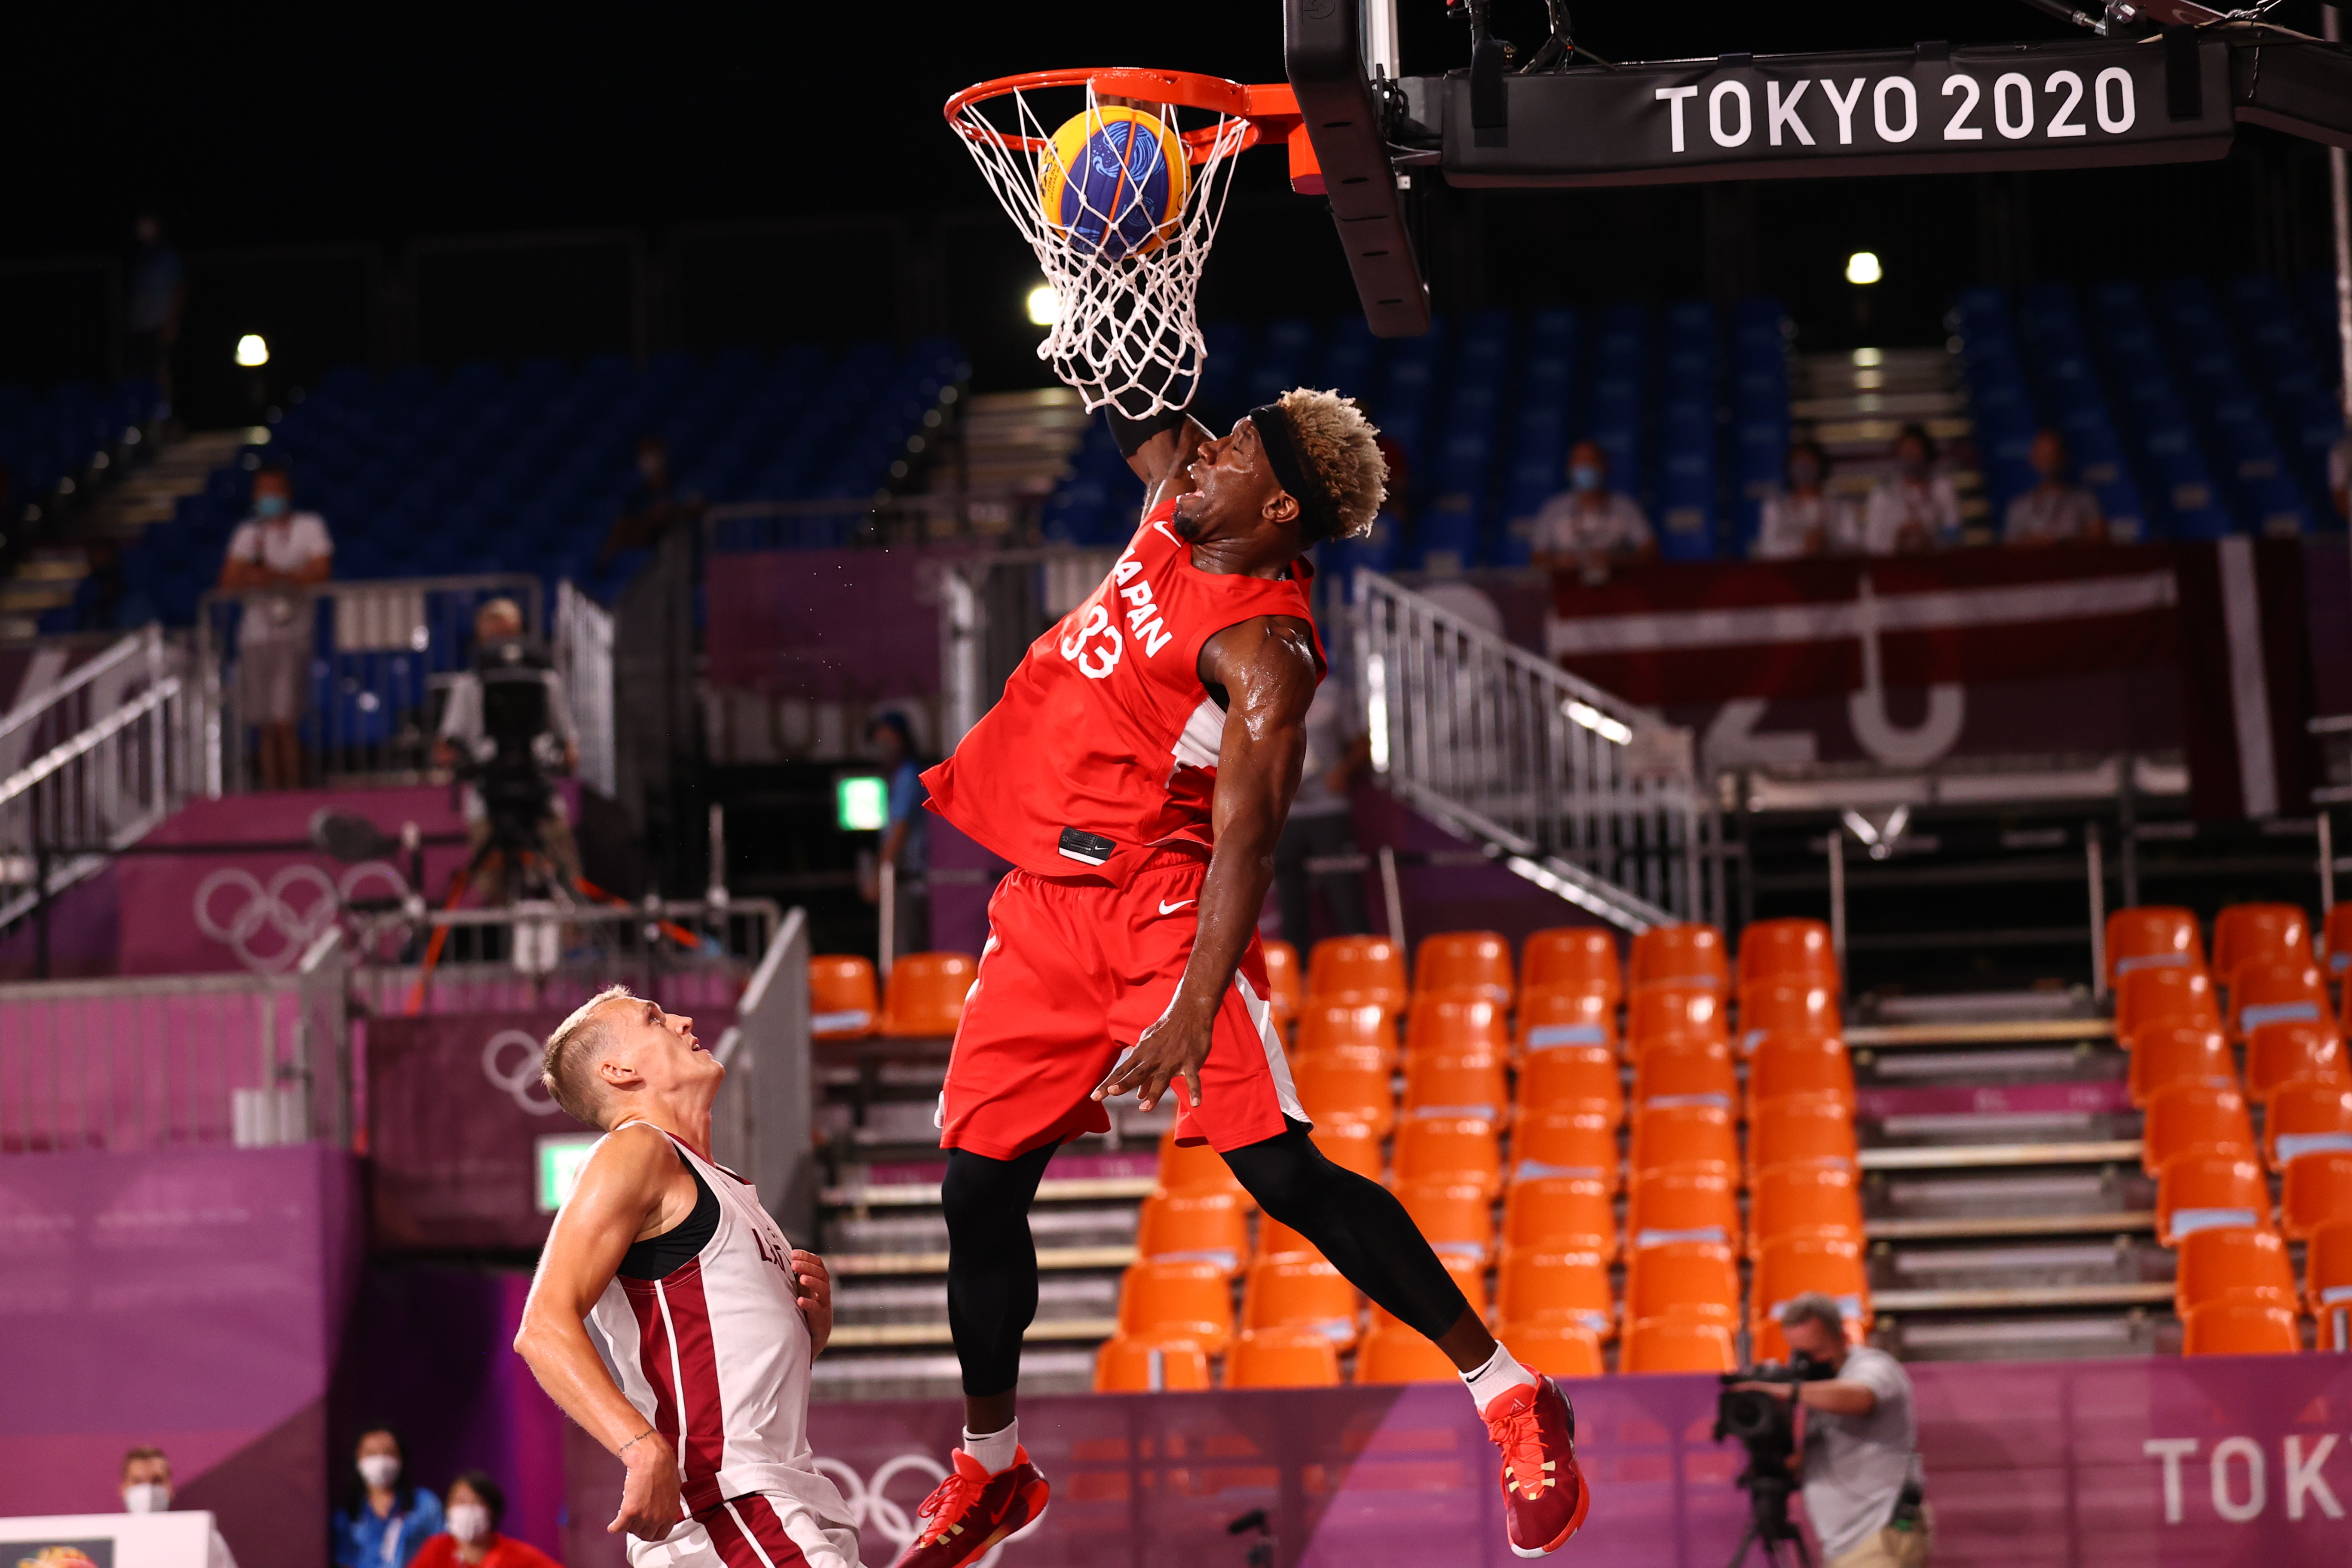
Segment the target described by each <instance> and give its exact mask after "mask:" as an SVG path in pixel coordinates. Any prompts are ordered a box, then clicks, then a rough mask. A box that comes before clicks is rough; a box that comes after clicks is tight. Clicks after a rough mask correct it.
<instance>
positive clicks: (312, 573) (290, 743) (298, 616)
mask: <svg viewBox="0 0 2352 1568" xmlns="http://www.w3.org/2000/svg"><path fill="white" fill-rule="evenodd" d="M334 560H335V542H334V540H333V539H332V538H331V537H330V536H329V534H328V532H327V524H326V521H325V520H324V519H322V518H320V516H319V514H318V513H317V512H315V511H296V510H294V487H293V484H292V482H291V481H290V480H289V479H287V477H286V470H285V469H284V468H277V467H274V466H269V465H264V466H263V467H262V468H260V469H259V470H257V472H256V473H255V474H254V476H253V515H252V516H251V517H249V518H247V520H246V521H243V522H241V523H239V524H237V525H236V532H235V533H232V534H230V535H229V540H228V558H227V559H226V561H224V562H222V563H221V574H220V585H221V588H222V590H223V591H224V592H226V593H235V594H238V595H242V596H243V598H244V601H245V613H244V616H243V617H242V618H241V619H240V620H239V621H238V622H237V632H236V664H237V706H238V709H239V710H240V717H242V718H243V720H244V721H245V722H246V723H247V724H249V725H251V726H252V727H253V729H254V731H255V732H256V743H257V752H258V761H259V764H260V773H261V787H262V788H264V789H296V788H299V787H300V785H301V783H302V740H301V735H300V732H299V728H298V727H299V725H300V723H301V721H302V712H303V710H304V709H305V708H306V707H308V706H309V704H310V659H311V657H312V653H313V645H314V643H315V642H316V640H317V637H318V621H317V617H316V616H315V615H314V614H313V613H312V610H311V599H310V595H309V594H308V593H307V592H306V591H305V590H307V589H310V588H314V587H316V586H318V585H319V584H321V583H324V582H325V581H326V580H327V579H328V577H329V576H330V575H331V574H332V572H333V569H334Z"/></svg>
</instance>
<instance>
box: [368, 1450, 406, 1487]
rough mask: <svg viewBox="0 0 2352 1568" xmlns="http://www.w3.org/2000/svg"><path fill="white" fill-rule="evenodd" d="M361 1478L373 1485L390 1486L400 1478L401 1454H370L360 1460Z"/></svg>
mask: <svg viewBox="0 0 2352 1568" xmlns="http://www.w3.org/2000/svg"><path fill="white" fill-rule="evenodd" d="M360 1479H362V1480H363V1481H365V1482H367V1484H368V1485H370V1486H372V1487H388V1486H390V1485H392V1483H393V1482H394V1481H396V1480H398V1479H400V1456H399V1455H397V1454H369V1455H366V1456H364V1457H362V1458H361V1460H360Z"/></svg>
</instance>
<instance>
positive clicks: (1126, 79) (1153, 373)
mask: <svg viewBox="0 0 2352 1568" xmlns="http://www.w3.org/2000/svg"><path fill="white" fill-rule="evenodd" d="M946 112H947V121H948V124H949V125H950V127H951V128H952V129H953V130H954V131H955V132H956V134H957V135H958V136H960V137H961V138H962V139H963V142H964V145H965V146H966V147H968V148H970V149H971V155H972V161H973V162H974V163H978V164H979V165H980V172H981V174H982V175H983V176H984V177H985V178H986V179H987V181H988V184H989V187H990V188H991V189H992V190H993V191H994V192H995V193H996V199H997V201H998V202H999V203H1000V204H1002V205H1003V208H1004V210H1005V213H1006V214H1007V215H1008V216H1010V217H1011V218H1012V219H1013V224H1014V225H1015V226H1017V227H1018V228H1019V229H1020V230H1021V237H1023V238H1024V239H1026V240H1027V241H1028V242H1029V248H1030V250H1031V251H1032V252H1034V254H1035V256H1036V258H1037V266H1038V268H1040V269H1041V270H1043V271H1044V273H1045V281H1046V284H1047V286H1048V287H1050V288H1051V289H1053V291H1054V296H1055V306H1056V308H1055V316H1054V321H1053V323H1052V326H1051V327H1050V329H1049V330H1048V331H1047V332H1046V334H1045V342H1042V343H1040V344H1038V345H1037V357H1038V358H1039V359H1042V360H1044V361H1045V363H1048V364H1050V365H1052V366H1053V368H1054V374H1056V375H1058V376H1060V377H1061V378H1062V380H1064V381H1065V382H1066V383H1068V384H1070V385H1071V386H1073V387H1075V388H1076V389H1077V392H1078V394H1079V395H1080V396H1081V397H1082V398H1083V399H1084V400H1085V402H1086V406H1087V410H1088V411H1089V412H1092V411H1093V410H1095V409H1097V408H1101V407H1104V406H1105V405H1116V406H1117V407H1118V411H1119V412H1120V413H1122V414H1124V415H1126V416H1128V417H1129V418H1134V419H1140V418H1143V417H1145V416H1149V415H1152V414H1156V413H1159V412H1160V410H1162V409H1169V408H1182V407H1184V406H1185V405H1187V404H1189V403H1190V402H1191V401H1192V393H1193V390H1194V388H1195V386H1196V385H1197V384H1198V383H1199V380H1200V374H1201V364H1202V358H1203V356H1204V354H1205V353H1206V350H1205V346H1204V345H1203V343H1202V340H1201V328H1200V324H1199V322H1198V321H1195V320H1194V318H1193V301H1194V299H1195V298H1196V296H1197V295H1198V294H1199V292H1200V288H1201V268H1202V266H1203V264H1205V263H1206V262H1207V260H1208V258H1209V247H1210V246H1211V245H1212V244H1213V242H1214V241H1215V239H1216V234H1217V224H1218V221H1219V219H1221V218H1222V217H1223V216H1224V207H1225V195H1226V193H1227V192H1228V190H1230V188H1231V186H1232V161H1233V157H1234V154H1235V153H1240V152H1242V151H1243V150H1244V149H1245V148H1248V147H1252V146H1255V145H1256V144H1257V143H1258V142H1259V141H1260V140H1261V139H1262V138H1263V137H1265V136H1266V135H1290V134H1291V132H1294V131H1296V129H1297V124H1298V108H1297V100H1295V99H1294V98H1293V97H1292V95H1291V91H1290V89H1289V88H1288V87H1287V86H1281V87H1244V86H1243V85H1241V84H1240V83H1238V82H1230V81H1226V80H1223V79H1221V78H1218V77H1213V76H1200V75H1196V74H1194V73H1192V72H1189V71H1161V70H1135V69H1127V68H1118V69H1097V70H1051V71H1031V72H1029V73H1027V74H1025V75H1022V76H1009V77H1000V78H998V79H995V80H993V81H984V82H981V83H979V84H978V85H977V86H973V87H968V88H966V89H964V90H963V91H961V92H960V93H957V94H956V95H955V96H954V97H953V98H951V99H950V100H948V103H947V110H946ZM1291 139H1292V142H1293V143H1294V145H1293V153H1292V156H1293V163H1294V165H1296V163H1297V161H1298V159H1299V157H1300V156H1301V146H1302V145H1303V142H1304V137H1303V135H1300V136H1292V138H1291ZM1307 156H1309V157H1311V153H1308V154H1307ZM1049 201H1050V202H1051V203H1052V204H1053V206H1052V209H1051V210H1049V208H1048V203H1049Z"/></svg>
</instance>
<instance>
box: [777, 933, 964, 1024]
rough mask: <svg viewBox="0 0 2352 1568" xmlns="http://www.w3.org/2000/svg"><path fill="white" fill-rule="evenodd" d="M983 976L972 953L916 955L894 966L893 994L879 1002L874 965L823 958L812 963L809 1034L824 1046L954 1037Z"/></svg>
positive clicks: (844, 956) (852, 958)
mask: <svg viewBox="0 0 2352 1568" xmlns="http://www.w3.org/2000/svg"><path fill="white" fill-rule="evenodd" d="M979 973H980V961H979V960H978V959H976V958H974V957H973V956H972V955H971V954H970V953H968V952H910V953H908V954H906V955H905V956H903V957H901V958H900V959H899V960H898V963H895V964H893V965H891V967H890V984H889V987H888V990H887V994H881V995H879V996H877V985H876V984H875V978H874V965H873V963H871V962H870V961H869V960H866V959H864V958H860V957H858V956H856V954H854V953H820V954H818V955H817V956H816V957H814V958H812V959H810V960H809V1032H810V1033H811V1034H812V1035H814V1037H816V1038H818V1039H820V1040H844V1039H856V1038H860V1037H864V1036H867V1035H887V1036H893V1037H912V1038H929V1037H938V1036H941V1035H952V1034H954V1033H955V1031H956V1025H957V1023H958V1022H959V1021H961V1018H962V1017H963V1002H964V998H965V996H967V995H968V994H971V984H972V981H973V980H974V979H975V978H977V977H978V975H979Z"/></svg>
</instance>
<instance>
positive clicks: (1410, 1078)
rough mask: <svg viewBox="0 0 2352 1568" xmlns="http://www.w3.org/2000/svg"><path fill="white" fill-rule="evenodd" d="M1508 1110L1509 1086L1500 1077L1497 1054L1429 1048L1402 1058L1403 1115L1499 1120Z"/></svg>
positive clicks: (1480, 1048)
mask: <svg viewBox="0 0 2352 1568" xmlns="http://www.w3.org/2000/svg"><path fill="white" fill-rule="evenodd" d="M1510 1108H1511V1086H1510V1083H1509V1081H1508V1080H1507V1079H1505V1077H1504V1076H1503V1057H1502V1053H1501V1052H1500V1051H1495V1050H1488V1049H1486V1048H1485V1047H1474V1048H1472V1049H1468V1050H1464V1051H1460V1052H1454V1051H1446V1050H1440V1049H1438V1048H1436V1047H1429V1048H1427V1049H1423V1050H1418V1051H1414V1052H1413V1053H1412V1055H1410V1056H1408V1057H1406V1058H1405V1062H1404V1113H1405V1114H1406V1115H1407V1116H1409V1117H1411V1116H1431V1115H1444V1116H1483V1117H1486V1118H1488V1119H1490V1120H1493V1121H1501V1120H1502V1119H1503V1115H1504V1113H1505V1112H1506V1111H1507V1110H1510Z"/></svg>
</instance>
